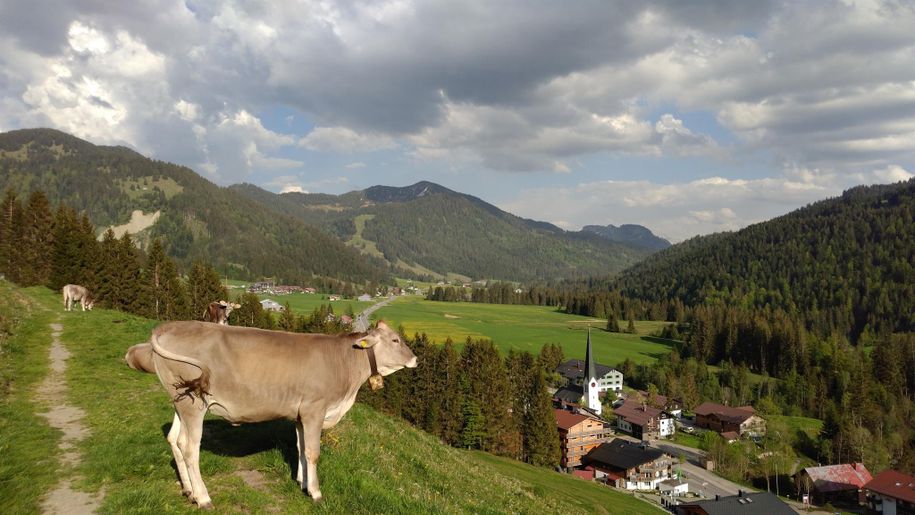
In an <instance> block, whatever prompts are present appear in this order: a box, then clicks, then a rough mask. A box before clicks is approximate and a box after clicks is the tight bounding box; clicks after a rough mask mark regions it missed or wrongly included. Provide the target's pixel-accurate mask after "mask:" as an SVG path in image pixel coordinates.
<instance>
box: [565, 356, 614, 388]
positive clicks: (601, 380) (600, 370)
mask: <svg viewBox="0 0 915 515" xmlns="http://www.w3.org/2000/svg"><path fill="white" fill-rule="evenodd" d="M556 372H558V373H559V375H561V376H562V377H564V378H565V379H566V381H568V382H569V384H577V385H580V384H582V377H583V376H584V372H585V362H584V361H582V360H580V359H570V360H568V361H566V362H565V363H562V364H561V365H559V366H558V367H556ZM594 372H595V373H596V374H597V388H598V391H599V392H600V393H606V392H609V391H612V392H621V391H623V373H622V372H620V371H619V370H616V369H614V368H610V367H608V366H605V365H601V364H600V363H595V364H594Z"/></svg>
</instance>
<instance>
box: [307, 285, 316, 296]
mask: <svg viewBox="0 0 915 515" xmlns="http://www.w3.org/2000/svg"><path fill="white" fill-rule="evenodd" d="M305 293H311V294H314V293H318V290H316V289H314V288H312V287H310V286H309V287H307V288H305Z"/></svg>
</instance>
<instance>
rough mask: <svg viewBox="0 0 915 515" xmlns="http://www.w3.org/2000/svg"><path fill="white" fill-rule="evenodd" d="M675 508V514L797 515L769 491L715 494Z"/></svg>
mask: <svg viewBox="0 0 915 515" xmlns="http://www.w3.org/2000/svg"><path fill="white" fill-rule="evenodd" d="M676 508H677V511H676V513H677V515H797V512H795V511H794V510H792V509H791V508H790V507H789V506H788V505H787V504H785V503H784V501H782V500H781V499H779V498H778V496H777V495H775V494H773V493H770V492H760V493H756V494H750V493H744V492H740V493H739V494H738V495H731V496H728V497H717V496H716V497H715V499H710V500H708V501H699V502H691V503H684V504H680V505H678V506H677V507H676Z"/></svg>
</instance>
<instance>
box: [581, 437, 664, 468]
mask: <svg viewBox="0 0 915 515" xmlns="http://www.w3.org/2000/svg"><path fill="white" fill-rule="evenodd" d="M662 456H664V453H663V452H662V451H659V450H658V449H652V448H651V447H647V448H642V446H641V445H640V444H637V443H635V442H630V441H628V440H623V439H622V438H614V439H613V441H611V442H607V443H602V444H600V445H598V446H597V447H595V448H593V449H591V452H589V453H588V454H587V456H586V458H587V461H588V462H589V463H596V464H598V465H608V466H610V467H613V468H617V469H624V470H627V469H631V468H633V467H638V466H639V465H644V464H646V463H651V462H652V461H655V460H656V459H658V458H660V457H662Z"/></svg>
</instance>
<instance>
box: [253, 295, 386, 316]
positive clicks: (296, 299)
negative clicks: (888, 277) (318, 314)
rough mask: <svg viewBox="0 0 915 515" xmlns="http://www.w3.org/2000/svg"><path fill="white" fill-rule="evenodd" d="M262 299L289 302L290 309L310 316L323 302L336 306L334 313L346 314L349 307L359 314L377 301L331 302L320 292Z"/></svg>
mask: <svg viewBox="0 0 915 515" xmlns="http://www.w3.org/2000/svg"><path fill="white" fill-rule="evenodd" d="M258 297H260V299H261V300H264V299H272V300H275V301H277V302H279V303H280V304H286V303H287V302H288V303H289V309H291V310H292V312H293V313H295V314H296V315H305V316H308V315H310V314H311V312H312V311H314V310H315V308H317V307H319V306H321V304H330V305H331V307H333V308H334V313H336V314H338V315H345V314H346V311H347V308H352V311H353V313H355V314H357V315H358V314H359V313H360V312H361V311H364V310H365V309H366V308H368V307H369V306H371V305H372V304H374V303H375V301H372V302H359V301H358V300H352V299H342V300H335V301H333V302H331V301H330V300H328V297H329V295H324V294H320V293H314V294H310V293H290V294H289V295H258Z"/></svg>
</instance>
